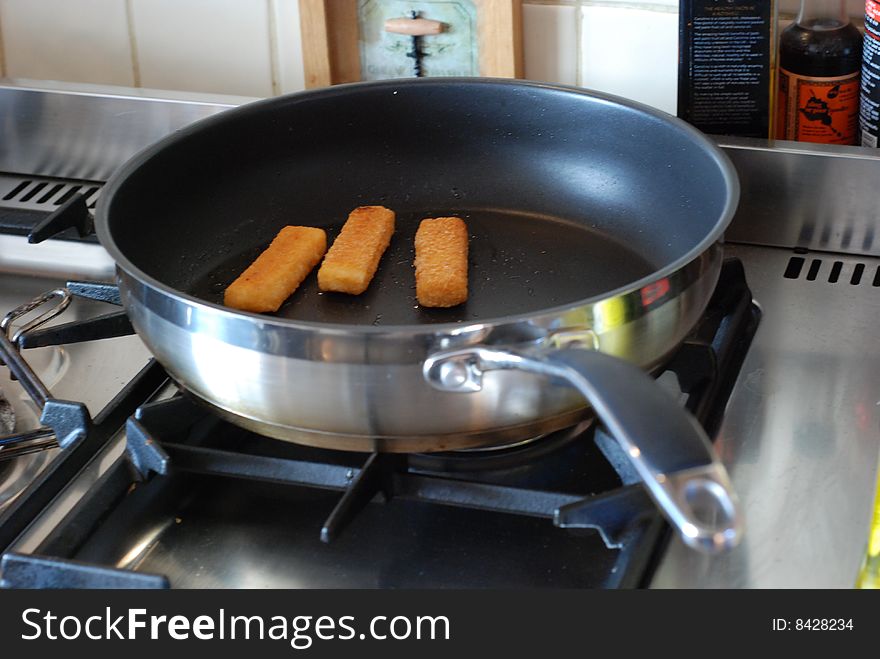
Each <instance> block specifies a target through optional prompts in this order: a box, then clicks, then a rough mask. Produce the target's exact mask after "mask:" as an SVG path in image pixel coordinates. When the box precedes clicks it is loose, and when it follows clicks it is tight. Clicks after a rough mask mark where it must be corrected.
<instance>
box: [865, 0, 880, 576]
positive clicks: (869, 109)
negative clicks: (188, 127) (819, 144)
mask: <svg viewBox="0 0 880 659" xmlns="http://www.w3.org/2000/svg"><path fill="white" fill-rule="evenodd" d="M863 44H864V48H863V54H862V57H863V59H862V107H861V112H860V115H861V121H860V123H861V128H862V146H870V147H873V148H875V149H876V148H877V143H878V138H880V0H865V40H864V42H863ZM877 534H878V536H880V519H878V524H877ZM878 543H880V540H878ZM877 563H878V575H877V578H878V580H880V548H878V556H877Z"/></svg>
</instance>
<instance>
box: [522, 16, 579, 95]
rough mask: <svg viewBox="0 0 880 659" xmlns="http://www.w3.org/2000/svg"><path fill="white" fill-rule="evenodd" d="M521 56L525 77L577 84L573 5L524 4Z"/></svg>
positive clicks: (575, 32) (575, 24)
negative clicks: (522, 57)
mask: <svg viewBox="0 0 880 659" xmlns="http://www.w3.org/2000/svg"><path fill="white" fill-rule="evenodd" d="M523 55H524V59H525V77H526V78H527V79H529V80H540V81H542V82H555V83H560V84H564V85H575V84H577V22H576V21H575V8H574V7H572V6H556V5H532V4H524V5H523Z"/></svg>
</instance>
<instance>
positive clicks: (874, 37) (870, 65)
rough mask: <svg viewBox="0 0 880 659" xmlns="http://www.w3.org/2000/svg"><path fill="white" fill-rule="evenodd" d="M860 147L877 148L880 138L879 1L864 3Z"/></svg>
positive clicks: (872, 0) (873, 0)
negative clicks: (879, 138)
mask: <svg viewBox="0 0 880 659" xmlns="http://www.w3.org/2000/svg"><path fill="white" fill-rule="evenodd" d="M860 114H861V121H860V123H861V127H862V146H870V147H873V148H875V149H876V148H877V137H878V136H880V0H866V2H865V47H864V49H863V50H862V106H861V112H860Z"/></svg>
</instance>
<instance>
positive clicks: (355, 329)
mask: <svg viewBox="0 0 880 659" xmlns="http://www.w3.org/2000/svg"><path fill="white" fill-rule="evenodd" d="M401 85H407V86H411V85H424V86H426V87H448V86H452V85H455V86H459V87H460V86H462V85H480V86H498V85H501V86H507V87H511V88H522V89H543V90H550V91H558V92H563V93H570V94H571V93H573V94H577V95H580V96H585V97H588V98H591V99H594V100H597V101H600V102H602V103H607V104H611V105H618V106H623V107H625V108H627V109H629V110H631V111H635V112H639V113H642V114H645V115H647V116H648V117H650V118H652V119H655V120H661V121H663V122H665V123H667V124H669V125H670V126H671V127H674V128H675V129H676V130H678V131H679V132H681V133H683V134H684V136H685V137H686V138H687V139H689V140H690V141H691V142H692V143H693V144H694V145H695V146H702V147H704V149H705V151H706V152H707V154H709V155H710V156H711V157H712V159H713V161H714V163H715V165H716V166H717V168H718V171H719V173H720V174H721V177H722V179H723V181H724V183H725V188H726V192H727V195H726V199H725V200H724V206H723V208H722V209H721V212H720V213H719V214H718V218H717V220H716V222H715V225H714V226H713V228H712V230H711V231H709V232H707V233H706V235H705V236H704V237H703V239H702V240H701V241H700V242H699V243H697V244H696V245H694V246H693V247H692V248H691V249H690V250H688V251H687V252H686V253H684V254H683V255H681V256H679V257H678V258H676V259H674V260H673V261H671V262H669V263H666V264H665V265H663V266H662V267H660V268H658V269H656V270H654V271H653V272H652V273H650V274H648V275H646V276H644V277H642V278H640V279H638V280H635V281H633V282H630V283H628V284H624V285H622V286H620V287H618V288H615V289H612V290H609V291H603V292H602V293H599V294H597V295H593V296H590V297H587V298H583V299H579V300H576V301H574V302H567V303H564V304H558V305H554V306H547V307H541V308H539V309H535V310H532V311H528V312H520V313H516V314H511V315H504V316H494V317H491V318H485V319H480V320H477V321H459V322H455V321H453V322H444V323H425V324H410V325H378V326H376V325H363V324H347V323H331V322H317V321H312V320H298V319H295V318H286V317H278V316H272V315H268V314H260V313H253V312H248V311H240V310H237V309H231V308H229V307H226V306H224V305H222V304H217V303H214V302H209V301H207V300H204V299H202V298H198V297H196V296H193V295H191V294H189V293H186V292H183V291H180V290H177V289H175V288H172V287H171V286H169V285H167V284H165V283H163V282H161V281H159V280H158V279H156V278H155V277H153V276H151V275H148V274H147V273H145V272H144V271H143V270H141V269H140V268H139V267H137V266H136V265H135V264H134V263H132V262H131V260H130V259H128V257H127V256H125V254H124V253H123V252H122V250H121V249H119V247H118V246H117V245H116V241H115V240H114V239H113V236H112V232H111V230H110V226H109V206H110V204H111V203H112V201H113V198H114V196H115V194H116V192H117V190H118V189H119V188H120V187H121V186H122V185H124V184H125V182H126V181H127V179H128V178H129V176H130V175H131V174H132V173H134V172H135V171H136V170H137V169H138V168H140V166H141V165H143V164H144V163H145V162H147V161H148V160H149V159H150V158H152V157H153V156H154V155H156V154H158V153H159V152H161V151H163V150H164V149H166V148H167V147H168V146H170V145H172V144H174V143H176V142H179V141H181V140H183V139H186V138H187V137H188V136H189V135H191V134H194V133H197V132H200V131H202V130H204V129H206V128H209V127H211V126H213V125H215V124H218V123H222V122H225V121H227V120H228V117H229V116H230V113H233V114H236V115H238V114H243V113H248V112H254V111H258V110H259V109H260V108H261V107H263V106H267V105H273V104H277V103H278V100H279V98H288V99H291V98H294V97H296V98H298V99H300V100H302V101H309V100H317V99H324V98H332V97H334V96H338V95H342V94H347V93H349V92H350V91H351V90H352V89H358V88H369V89H379V90H381V89H383V88H385V89H388V90H390V91H393V90H394V88H399V87H400V86H401ZM739 197H740V184H739V179H738V176H737V174H736V169H735V168H734V166H733V164H732V162H731V161H730V159H729V158H728V157H727V155H726V154H725V153H724V152H723V151H722V150H721V149H720V148H719V147H718V145H717V144H715V143H714V142H713V141H712V140H711V139H710V138H709V137H707V136H706V135H705V134H703V133H702V132H700V131H699V130H697V129H696V128H694V127H693V126H691V125H690V124H688V123H686V122H685V121H683V120H681V119H678V118H677V117H674V116H672V115H669V114H667V113H665V112H663V111H661V110H658V109H656V108H653V107H651V106H648V105H645V104H643V103H639V102H637V101H633V100H630V99H626V98H622V97H619V96H615V95H613V94H607V93H605V92H598V91H594V90H589V89H585V88H582V87H573V86H568V85H559V84H550V83H543V82H537V81H529V80H518V79H507V78H455V77H450V78H417V79H404V80H382V81H370V82H355V83H348V84H342V85H334V86H331V87H325V88H321V89H315V90H307V91H302V92H295V93H292V94H288V95H286V96H284V97H270V98H266V99H261V100H258V101H254V102H251V103H246V104H244V105H241V106H238V107H235V108H231V109H229V110H226V111H223V112H220V113H217V114H215V115H212V116H210V117H207V118H204V119H201V120H198V121H195V122H193V123H192V124H190V125H188V126H186V127H184V128H182V129H180V130H177V131H175V132H173V133H171V134H169V135H167V136H166V137H164V138H162V139H160V140H158V141H157V142H155V143H153V144H152V145H150V146H148V147H146V148H144V149H143V150H141V151H140V152H138V153H137V154H135V155H134V156H132V157H131V158H130V159H129V160H128V161H126V162H125V163H124V164H123V165H122V166H121V167H120V168H119V169H117V170H116V172H114V173H113V175H112V176H111V177H110V179H109V180H108V181H107V183H106V185H105V186H104V190H103V192H102V194H101V195H100V197H99V199H98V203H97V206H96V209H95V231H96V234H97V236H98V240H99V241H100V243H101V245H102V246H103V247H104V249H106V250H107V252H108V253H109V254H110V256H111V258H113V260H114V262H115V263H116V267H117V269H121V270H123V271H125V272H126V273H127V274H128V275H129V276H131V277H132V278H134V279H135V280H137V281H138V282H140V283H141V284H143V285H147V286H149V287H150V288H152V289H154V290H157V291H159V292H161V293H162V294H163V295H166V296H168V297H169V298H172V299H174V300H175V301H178V302H181V303H184V304H186V305H187V306H190V307H196V308H200V309H202V310H204V311H206V312H210V313H215V314H221V315H224V316H228V317H230V318H239V319H250V320H252V321H256V322H260V323H262V324H264V325H269V326H274V327H278V328H289V329H302V330H310V331H333V332H344V333H348V334H350V333H356V334H363V335H373V336H378V335H389V334H399V333H409V334H421V335H427V334H438V333H444V332H455V333H460V332H461V331H462V330H463V329H464V328H467V327H473V326H500V325H507V324H515V323H520V322H523V321H526V320H530V319H534V318H536V317H543V316H547V315H554V314H562V313H565V312H566V311H570V310H572V309H577V308H581V307H584V306H589V305H593V304H596V303H599V302H602V301H603V300H608V299H612V298H616V297H619V296H626V295H630V294H632V293H634V292H636V291H639V290H641V289H643V288H644V287H646V286H649V285H651V284H653V283H655V282H657V281H658V280H661V279H663V278H664V277H669V276H671V275H673V274H674V273H676V272H678V271H679V270H681V269H683V268H684V267H686V266H687V265H688V264H690V263H691V262H693V261H695V260H696V259H698V258H699V257H700V256H701V255H702V254H703V253H705V252H706V251H707V250H709V249H710V248H711V247H712V245H714V244H715V243H718V242H721V241H723V235H724V231H725V230H726V228H727V226H728V225H729V224H730V222H731V221H732V219H733V216H734V214H735V212H736V209H737V205H738V203H739Z"/></svg>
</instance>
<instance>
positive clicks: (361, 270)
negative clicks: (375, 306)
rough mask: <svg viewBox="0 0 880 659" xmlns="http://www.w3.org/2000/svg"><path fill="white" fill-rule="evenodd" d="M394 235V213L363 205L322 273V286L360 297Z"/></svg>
mask: <svg viewBox="0 0 880 659" xmlns="http://www.w3.org/2000/svg"><path fill="white" fill-rule="evenodd" d="M393 233H394V211H392V210H389V209H387V208H385V207H384V206H361V207H360V208H355V209H354V210H353V211H352V212H351V213H350V214H349V216H348V220H346V222H345V225H344V226H343V227H342V231H340V232H339V236H337V238H336V240H334V241H333V245H332V246H331V247H330V250H329V251H328V252H327V256H326V257H325V258H324V262H323V263H322V264H321V268H320V269H319V270H318V287H319V288H320V289H321V290H322V291H335V292H337V293H349V294H351V295H360V294H361V293H363V292H364V291H365V290H367V287H368V286H369V285H370V281H371V280H372V279H373V275H375V274H376V269H377V268H378V267H379V260H380V259H381V258H382V254H383V253H384V252H385V250H386V248H387V247H388V243H390V242H391V234H393Z"/></svg>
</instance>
